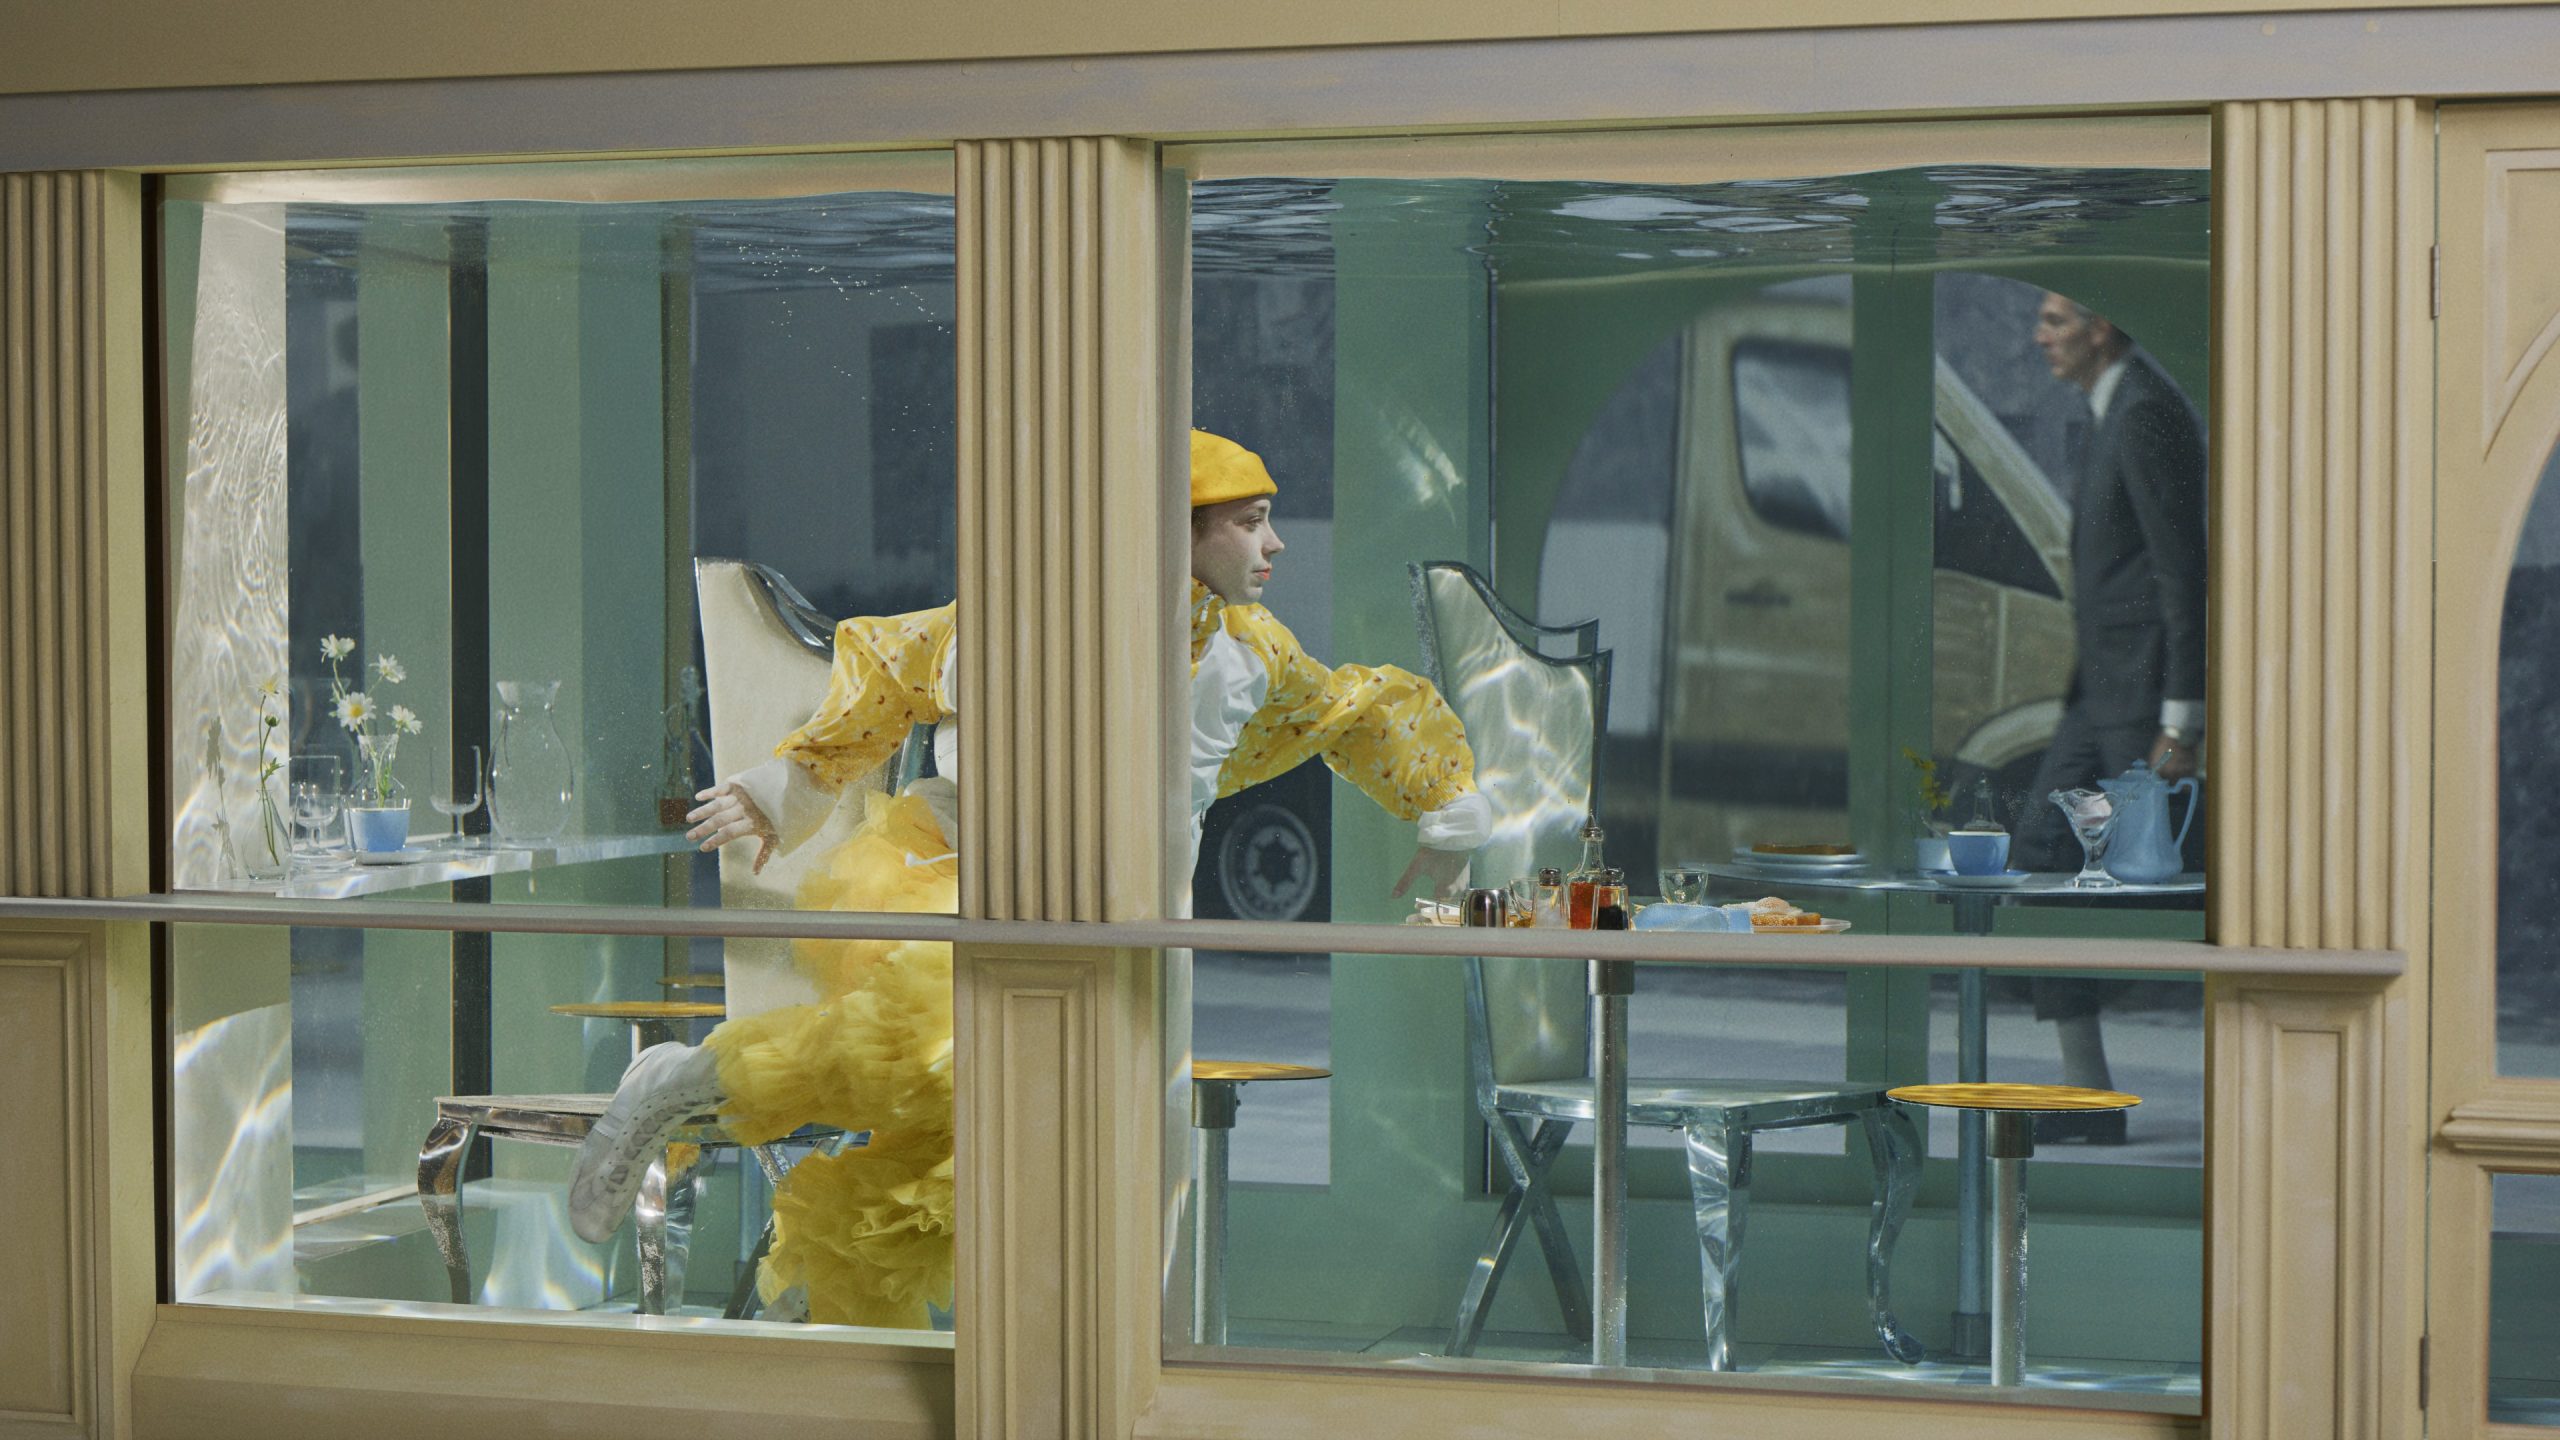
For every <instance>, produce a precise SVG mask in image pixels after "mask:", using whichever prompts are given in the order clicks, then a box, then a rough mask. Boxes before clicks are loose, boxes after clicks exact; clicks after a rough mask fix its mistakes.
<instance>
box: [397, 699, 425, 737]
mask: <svg viewBox="0 0 2560 1440" xmlns="http://www.w3.org/2000/svg"><path fill="white" fill-rule="evenodd" d="M391 725H392V728H393V729H395V730H399V731H401V732H403V733H404V734H409V735H415V734H417V733H418V732H419V731H421V730H424V729H426V728H427V727H426V726H425V725H423V724H421V723H419V720H418V713H417V712H416V711H414V710H412V709H410V708H409V707H408V706H406V705H394V706H392V707H391Z"/></svg>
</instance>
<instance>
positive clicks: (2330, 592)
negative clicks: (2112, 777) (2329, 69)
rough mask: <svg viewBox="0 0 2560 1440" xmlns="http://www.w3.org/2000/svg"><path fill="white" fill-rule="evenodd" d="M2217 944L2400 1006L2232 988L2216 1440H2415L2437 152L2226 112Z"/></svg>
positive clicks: (2326, 108) (2382, 121) (2219, 215)
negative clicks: (2323, 951)
mask: <svg viewBox="0 0 2560 1440" xmlns="http://www.w3.org/2000/svg"><path fill="white" fill-rule="evenodd" d="M2215 122H2216V139H2215V150H2216V153H2215V174H2214V196H2215V200H2214V204H2215V224H2214V246H2215V251H2214V267H2215V275H2214V283H2215V303H2216V316H2215V334H2216V340H2217V348H2216V351H2215V357H2214V395H2213V411H2214V414H2213V431H2214V436H2215V446H2214V476H2213V500H2212V505H2213V516H2212V531H2213V602H2212V603H2213V613H2212V617H2211V624H2212V646H2213V662H2212V663H2213V684H2212V703H2211V709H2210V711H2209V714H2208V723H2209V727H2210V740H2209V743H2208V748H2207V751H2206V761H2207V764H2208V765H2209V766H2210V767H2211V780H2212V782H2213V788H2214V793H2215V796H2216V800H2215V810H2214V813H2213V815H2212V822H2211V823H2212V826H2213V834H2212V854H2213V866H2214V868H2213V889H2212V892H2211V894H2210V896H2209V900H2208V906H2209V924H2210V928H2211V933H2212V936H2213V938H2214V939H2215V940H2216V941H2217V942H2218V943H2220V944H2223V945H2253V946H2260V947H2269V948H2330V949H2340V950H2386V949H2387V950H2397V951H2400V952H2403V953H2405V954H2407V955H2408V956H2409V959H2410V975H2409V977H2408V978H2405V979H2401V980H2397V981H2392V982H2389V983H2387V984H2375V983H2373V982H2369V981H2350V980H2334V981H2295V980H2281V979H2277V978H2275V977H2271V976H2259V977H2251V976H2229V977H2225V976H2216V977H2213V978H2212V979H2211V981H2210V982H2209V983H2208V986H2207V995H2208V1006H2209V1010H2210V1014H2211V1029H2210V1032H2209V1033H2210V1035H2211V1037H2212V1038H2211V1042H2210V1056H2209V1060H2208V1073H2207V1080H2208V1084H2207V1089H2208V1093H2209V1107H2210V1117H2209V1131H2208V1138H2207V1153H2208V1166H2209V1170H2210V1177H2211V1179H2210V1184H2211V1205H2210V1212H2209V1213H2210V1215H2211V1217H2212V1224H2213V1251H2212V1254H2213V1260H2212V1276H2211V1287H2212V1289H2211V1305H2212V1316H2213V1323H2212V1325H2211V1327H2210V1331H2211V1342H2210V1343H2211V1364H2210V1365H2209V1366H2208V1367H2207V1381H2206V1383H2207V1401H2206V1408H2207V1413H2208V1415H2209V1417H2210V1424H2211V1427H2212V1431H2213V1433H2214V1434H2216V1435H2227V1436H2233V1437H2239V1436H2249V1437H2259V1436H2292V1435H2303V1436H2309V1435H2322V1436H2329V1435H2336V1436H2352V1437H2366V1436H2374V1437H2378V1436H2384V1435H2399V1434H2409V1433H2415V1431H2416V1429H2417V1427H2418V1425H2419V1423H2420V1419H2421V1417H2420V1414H2419V1410H2418V1385H2417V1337H2418V1335H2419V1333H2420V1331H2421V1329H2422V1327H2423V1324H2424V1317H2423V1293H2422V1292H2423V1285H2422V1271H2421V1269H2420V1268H2419V1267H2420V1265H2421V1264H2422V1263H2423V1257H2422V1254H2421V1251H2420V1247H2418V1246H2416V1245H2415V1244H2412V1243H2410V1240H2411V1237H2413V1236H2414V1235H2415V1234H2417V1233H2418V1231H2419V1230H2420V1228H2421V1227H2422V1225H2423V1216H2424V1209H2423V1195H2424V1189H2423V1185H2424V1179H2425V1153H2426V1150H2425V1136H2426V1125H2427V1116H2426V1114H2425V1101H2424V1095H2425V1073H2426V1072H2425V1056H2424V1052H2423V1049H2422V1048H2421V1046H2420V1044H2419V1037H2421V1036H2423V1035H2424V1033H2425V1029H2424V1024H2423V1020H2422V1018H2420V1017H2421V1014H2422V1012H2423V1010H2424V1004H2425V986H2426V976H2427V968H2426V946H2427V943H2428V934H2429V926H2428V909H2427V907H2428V903H2429V891H2428V874H2429V859H2428V843H2429V841H2428V830H2427V805H2428V795H2427V792H2426V777H2427V775H2428V773H2429V770H2428V766H2429V764H2430V763H2431V758H2432V757H2431V756H2430V753H2429V743H2430V742H2429V737H2430V733H2431V716H2430V710H2429V696H2430V694H2431V691H2430V688H2429V687H2430V685H2431V683H2432V673H2431V666H2432V659H2431V650H2430V640H2429V630H2428V624H2429V618H2430V615H2431V612H2432V580H2431V572H2430V569H2429V566H2430V562H2431V560H2432V557H2433V538H2432V533H2431V528H2430V527H2431V523H2432V517H2433V514H2434V505H2433V489H2432V485H2431V483H2430V472H2429V469H2428V466H2427V463H2426V455H2427V447H2428V445H2429V443H2430V442H2429V436H2430V433H2431V428H2432V408H2433V404H2434V394H2433V376H2432V372H2431V367H2430V364H2429V354H2430V351H2431V348H2432V346H2433V343H2434V337H2433V323H2432V320H2431V317H2430V313H2429V307H2430V293H2429V290H2430V271H2429V255H2430V248H2429V247H2430V241H2431V239H2432V236H2433V232H2434V215H2433V201H2434V183H2435V177H2434V171H2435V166H2434V153H2435V147H2434V135H2433V114H2432V111H2431V109H2430V108H2429V107H2427V106H2425V105H2422V104H2420V103H2419V102H2416V101H2412V100H2405V99H2404V100H2361V101H2347V100H2339V101H2305V102H2283V103H2263V104H2242V105H2226V106H2223V107H2222V108H2221V109H2220V110H2218V111H2217V112H2216V116H2215Z"/></svg>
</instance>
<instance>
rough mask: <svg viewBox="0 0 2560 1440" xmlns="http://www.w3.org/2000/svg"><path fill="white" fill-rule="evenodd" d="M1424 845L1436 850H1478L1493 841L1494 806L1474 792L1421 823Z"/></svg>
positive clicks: (1422, 820) (1437, 811) (1424, 818)
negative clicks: (1485, 843)
mask: <svg viewBox="0 0 2560 1440" xmlns="http://www.w3.org/2000/svg"><path fill="white" fill-rule="evenodd" d="M1420 824H1421V827H1422V843H1423V844H1425V845H1428V846H1430V847H1431V848H1432V849H1434V850H1475V849H1478V848H1480V847H1482V846H1483V844H1484V842H1486V841H1487V840H1490V839H1492V838H1493V803H1492V802H1491V801H1489V800H1487V799H1485V798H1484V793H1483V792H1482V791H1478V790H1470V791H1468V792H1467V793H1466V794H1464V795H1461V796H1459V797H1458V798H1457V799H1455V800H1452V801H1450V802H1449V803H1448V804H1446V805H1443V806H1441V807H1440V808H1439V809H1437V810H1433V811H1429V812H1427V813H1425V814H1424V815H1423V817H1422V819H1421V821H1420Z"/></svg>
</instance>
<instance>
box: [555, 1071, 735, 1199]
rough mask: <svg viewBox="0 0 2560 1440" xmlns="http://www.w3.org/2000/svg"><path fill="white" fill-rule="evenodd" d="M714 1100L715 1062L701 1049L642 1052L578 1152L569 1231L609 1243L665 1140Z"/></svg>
mask: <svg viewBox="0 0 2560 1440" xmlns="http://www.w3.org/2000/svg"><path fill="white" fill-rule="evenodd" d="M721 1099H722V1095H721V1092H720V1062H719V1060H718V1058H717V1057H715V1056H714V1055H713V1054H712V1053H711V1052H710V1051H709V1050H708V1049H705V1048H704V1047H702V1046H699V1045H679V1044H676V1043H675V1042H673V1041H669V1042H668V1043H666V1044H664V1045H652V1046H650V1047H649V1048H648V1049H646V1050H643V1051H641V1052H640V1054H639V1056H638V1057H637V1058H636V1059H634V1060H633V1061H632V1062H631V1068H630V1069H628V1070H625V1071H623V1072H622V1083H621V1084H620V1085H617V1086H615V1087H614V1091H613V1103H612V1104H610V1105H607V1106H606V1107H605V1108H604V1114H603V1116H601V1117H600V1118H598V1119H597V1121H596V1123H595V1128H593V1129H591V1130H589V1131H588V1132H587V1138H586V1140H585V1142H584V1143H582V1144H580V1145H579V1146H578V1165H577V1168H576V1169H575V1170H573V1171H571V1172H570V1175H569V1228H571V1229H573V1230H575V1231H577V1232H578V1235H579V1238H581V1239H584V1240H587V1241H589V1242H591V1243H594V1244H599V1245H600V1244H603V1243H604V1242H605V1241H607V1240H610V1239H612V1238H613V1232H614V1231H615V1230H617V1229H620V1228H621V1226H622V1217H624V1216H625V1215H628V1214H630V1213H631V1201H632V1197H634V1196H636V1195H638V1194H639V1193H640V1179H641V1177H642V1176H643V1175H645V1174H647V1173H648V1169H649V1162H650V1161H652V1160H655V1159H657V1158H658V1155H659V1152H660V1151H661V1150H662V1149H663V1148H664V1147H665V1145H666V1140H667V1136H668V1134H669V1133H670V1132H672V1131H673V1130H674V1129H675V1128H676V1127H677V1126H679V1125H682V1124H683V1123H684V1122H686V1121H687V1120H690V1119H692V1118H693V1117H694V1116H696V1115H700V1114H703V1113H705V1112H707V1111H711V1110H715V1109H718V1108H719V1105H720V1101H721Z"/></svg>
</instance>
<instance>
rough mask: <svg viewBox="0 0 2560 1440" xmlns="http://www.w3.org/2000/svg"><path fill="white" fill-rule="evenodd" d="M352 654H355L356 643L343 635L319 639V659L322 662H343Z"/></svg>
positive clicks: (325, 636)
mask: <svg viewBox="0 0 2560 1440" xmlns="http://www.w3.org/2000/svg"><path fill="white" fill-rule="evenodd" d="M354 653H356V642H354V641H353V640H350V639H348V638H347V637H346V636H344V635H323V636H321V637H320V658H321V659H323V660H344V659H346V658H347V657H348V656H350V655H353V654H354Z"/></svg>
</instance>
